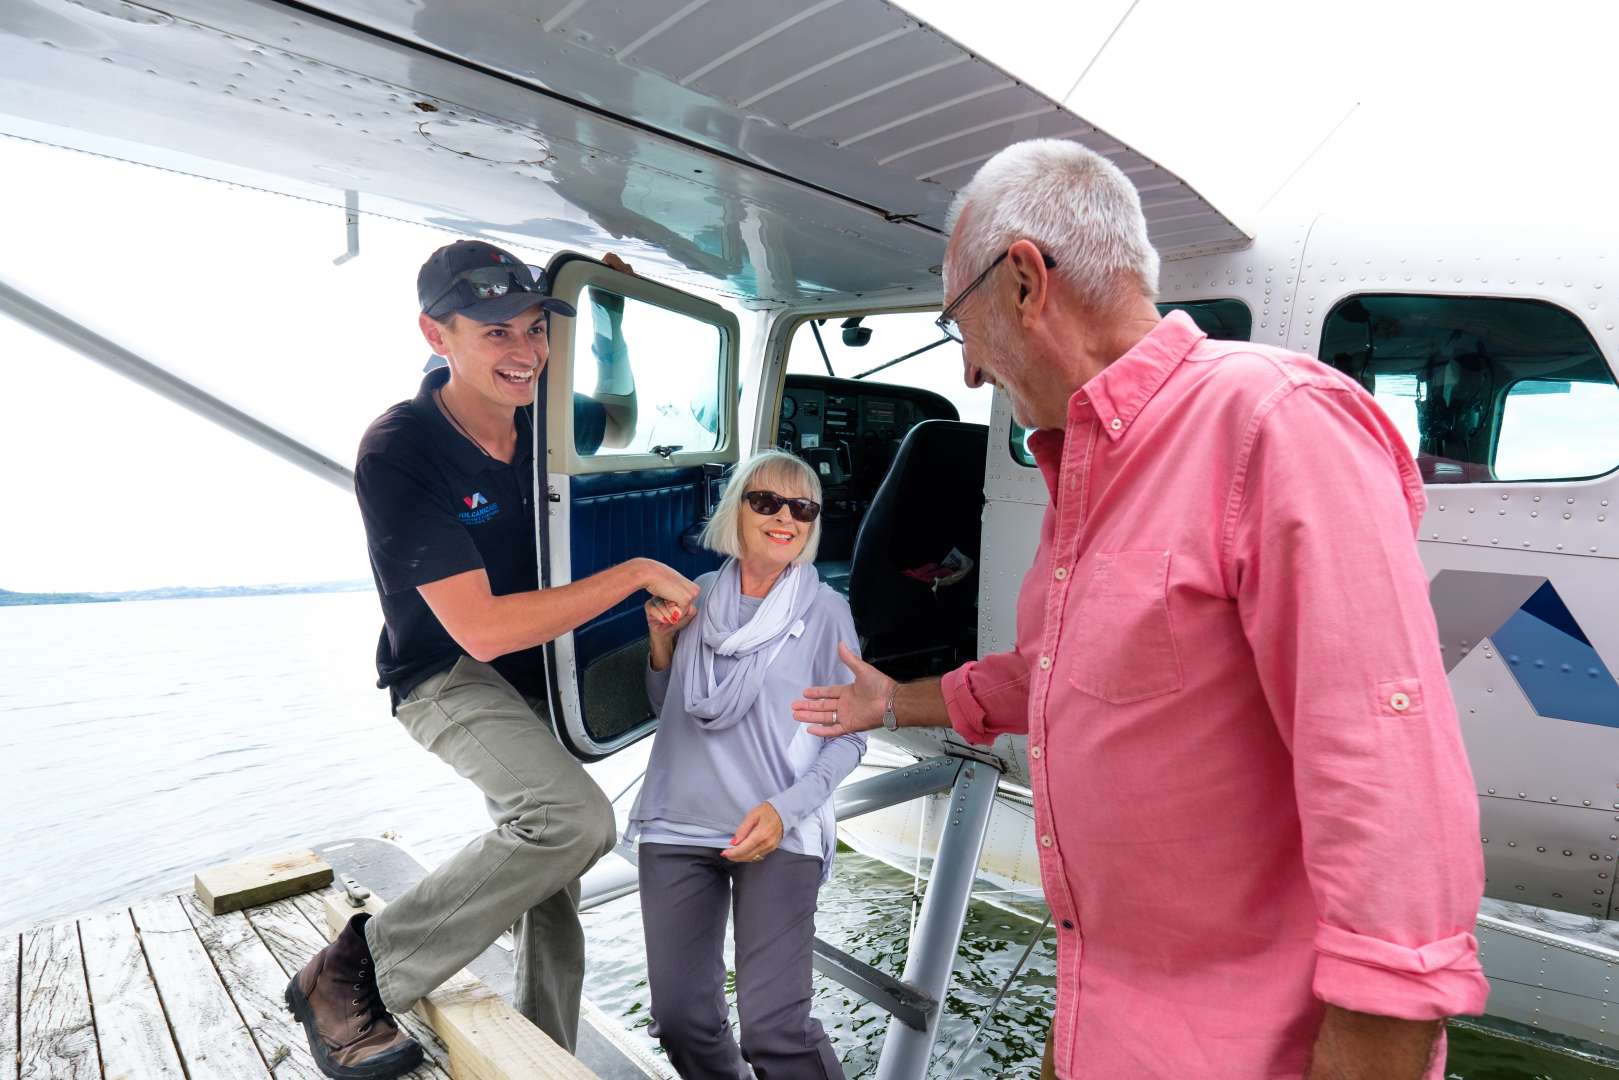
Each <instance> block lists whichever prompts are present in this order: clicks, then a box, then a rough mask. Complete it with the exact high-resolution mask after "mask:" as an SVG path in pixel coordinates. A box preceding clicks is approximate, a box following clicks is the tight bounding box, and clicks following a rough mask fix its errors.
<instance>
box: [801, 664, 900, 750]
mask: <svg viewBox="0 0 1619 1080" xmlns="http://www.w3.org/2000/svg"><path fill="white" fill-rule="evenodd" d="M838 659H839V660H842V661H843V662H844V663H845V664H847V665H848V667H849V670H850V671H852V672H854V682H852V683H847V684H845V685H843V686H812V687H810V688H809V689H807V690H805V691H804V696H803V697H802V698H800V699H799V700H798V701H795V702H793V719H794V720H797V721H798V722H799V723H801V724H808V725H810V732H811V733H812V734H815V735H820V736H823V737H825V738H828V739H835V738H837V737H838V736H839V735H848V734H851V733H853V732H856V731H870V730H871V729H872V728H874V727H877V726H878V725H879V724H881V723H882V722H883V709H885V708H886V707H887V706H888V699H889V697H890V696H891V695H892V694H893V693H894V689H895V687H897V686H898V685H899V684H898V683H896V682H895V681H894V680H893V679H890V678H889V677H888V676H887V675H884V674H883V673H882V672H880V671H878V670H877V669H876V668H874V667H872V666H871V665H870V664H868V663H866V662H865V661H864V660H862V659H860V657H858V656H856V655H855V654H854V650H852V649H850V648H849V646H848V645H845V644H843V643H841V642H840V643H839V644H838Z"/></svg>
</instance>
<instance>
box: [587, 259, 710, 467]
mask: <svg viewBox="0 0 1619 1080" xmlns="http://www.w3.org/2000/svg"><path fill="white" fill-rule="evenodd" d="M579 299H580V303H579V305H578V307H579V317H578V318H579V322H578V327H577V329H576V331H575V333H574V336H573V343H574V346H573V347H574V357H573V391H574V402H573V408H574V423H573V438H574V449H575V450H576V451H578V453H579V455H580V456H581V457H588V456H591V455H595V456H604V455H630V454H652V453H656V454H660V455H662V456H665V457H667V456H669V455H670V454H672V453H674V452H675V451H676V450H679V451H683V452H686V453H691V452H693V451H703V450H713V449H715V448H716V447H718V446H719V445H720V443H721V442H722V441H723V432H724V429H723V426H722V424H721V415H720V414H721V410H720V400H721V399H720V387H721V382H722V380H723V377H724V372H725V341H724V336H723V334H722V333H721V331H720V328H719V327H718V326H716V325H714V324H713V323H711V322H705V321H703V320H701V319H697V318H694V317H692V316H690V315H686V314H682V313H681V312H678V311H672V310H670V309H668V308H664V307H660V306H658V305H657V304H652V303H648V302H647V301H645V300H640V299H637V298H635V297H630V296H622V295H620V294H618V293H615V292H612V291H611V290H608V289H605V288H601V287H597V286H592V287H590V288H587V289H585V290H584V291H583V293H582V294H581V295H580V298H579ZM660 448H661V449H660Z"/></svg>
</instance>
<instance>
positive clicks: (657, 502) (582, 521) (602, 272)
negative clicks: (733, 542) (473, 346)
mask: <svg viewBox="0 0 1619 1080" xmlns="http://www.w3.org/2000/svg"><path fill="white" fill-rule="evenodd" d="M547 274H548V275H549V277H550V279H551V290H552V293H553V294H554V295H555V296H557V297H559V298H561V299H563V300H567V301H568V302H569V303H571V304H573V305H574V307H575V308H576V309H578V315H577V317H575V318H572V319H568V318H553V319H552V321H551V359H550V361H549V364H548V366H547V376H546V398H547V408H546V447H545V450H546V453H545V458H546V460H545V462H544V463H543V464H542V465H541V466H540V468H543V469H545V471H546V473H547V475H546V476H545V477H544V478H543V480H542V482H543V483H545V484H546V485H547V486H548V487H549V493H550V501H549V503H548V511H549V512H548V515H547V518H546V522H545V529H544V533H543V535H542V548H541V556H540V558H541V563H542V570H543V573H544V584H546V585H559V584H564V583H566V582H569V581H578V580H581V579H583V578H586V577H589V576H590V575H591V574H594V573H596V572H597V571H599V570H604V569H606V568H607V567H609V566H613V565H615V564H617V563H621V562H624V561H625V560H627V559H632V558H636V557H644V558H649V559H656V560H658V561H659V562H662V563H665V564H667V565H668V566H671V567H673V568H674V569H676V570H678V571H679V572H680V573H682V574H685V575H686V576H687V577H689V578H696V577H697V576H698V575H699V574H701V573H704V572H705V571H708V570H712V569H715V568H716V567H718V566H719V563H720V559H719V557H718V556H717V555H714V554H713V553H712V552H709V551H707V550H705V549H704V548H702V547H701V546H700V545H699V543H698V537H699V535H700V533H701V530H702V526H703V523H704V522H705V521H706V520H707V518H708V515H709V512H710V511H711V510H712V509H713V505H714V502H715V501H716V500H717V499H718V497H719V489H720V485H721V482H722V474H723V472H724V470H725V467H726V466H727V465H730V464H733V463H735V462H736V460H737V453H738V450H737V448H738V438H737V403H738V393H737V380H738V340H739V339H738V332H739V327H738V323H737V319H736V316H735V315H733V314H732V313H731V312H729V311H727V310H725V309H724V308H722V307H720V306H719V305H718V304H716V303H714V302H712V301H710V300H705V299H702V298H700V297H697V296H693V295H691V294H690V293H685V292H681V291H679V290H677V289H672V288H670V287H669V286H667V285H662V284H659V283H658V282H655V281H652V280H650V279H647V278H643V277H638V276H634V275H630V274H624V273H620V272H618V271H616V270H613V269H611V268H609V267H608V266H606V265H605V264H603V263H600V262H598V261H596V260H595V259H591V258H588V257H586V256H583V255H577V254H573V253H571V252H564V253H562V254H559V255H557V256H556V257H555V258H553V259H552V260H551V264H550V266H549V267H548V269H547ZM645 600H646V594H645V593H638V594H636V595H635V596H632V597H630V598H629V599H627V600H625V601H624V602H623V603H621V604H618V605H617V606H615V607H613V608H610V609H609V610H607V611H605V612H603V613H602V614H601V615H599V616H597V617H596V618H594V619H592V620H591V621H589V622H587V623H585V624H584V625H583V626H581V627H579V628H578V629H577V630H575V631H573V632H572V633H570V634H564V635H563V636H562V637H559V638H557V639H556V640H555V641H554V642H552V644H551V645H550V647H549V648H548V650H547V654H548V665H549V674H550V684H551V696H552V710H553V715H554V716H555V717H556V726H557V734H558V736H559V737H560V738H561V740H562V742H563V744H564V745H565V746H567V748H568V749H569V751H571V752H572V753H573V754H574V755H575V756H577V757H579V758H582V759H584V760H587V761H589V760H596V759H599V758H602V757H606V756H607V755H609V754H612V753H614V752H615V751H617V750H620V749H622V748H623V747H625V746H627V745H629V744H630V743H632V742H635V741H636V740H637V739H640V738H641V737H643V736H645V735H646V734H648V733H649V732H651V730H652V729H653V728H654V727H655V726H656V724H657V718H656V717H655V716H654V715H653V713H652V709H651V706H650V705H649V704H648V702H647V697H646V691H645V679H644V676H643V672H644V669H645V666H646V657H647V631H646V618H645V616H644V614H643V613H642V605H643V603H644V602H645Z"/></svg>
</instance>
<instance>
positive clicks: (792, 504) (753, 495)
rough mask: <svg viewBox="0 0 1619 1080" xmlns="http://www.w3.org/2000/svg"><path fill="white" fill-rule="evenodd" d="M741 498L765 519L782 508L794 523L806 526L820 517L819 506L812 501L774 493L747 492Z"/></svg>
mask: <svg viewBox="0 0 1619 1080" xmlns="http://www.w3.org/2000/svg"><path fill="white" fill-rule="evenodd" d="M742 497H743V498H744V499H746V500H748V505H749V506H751V507H752V508H753V512H754V513H755V514H763V515H764V516H765V517H770V516H771V515H772V514H775V513H777V512H779V511H780V510H781V508H782V507H783V506H785V507H786V508H787V510H788V512H789V513H791V514H792V515H793V520H794V521H802V522H804V523H805V524H806V525H807V524H809V523H810V522H812V521H814V520H815V519H816V518H818V517H820V516H821V504H820V503H818V502H816V501H815V500H814V499H789V498H787V497H786V496H785V495H777V494H776V493H775V492H774V491H749V492H746V493H745V494H743V496H742Z"/></svg>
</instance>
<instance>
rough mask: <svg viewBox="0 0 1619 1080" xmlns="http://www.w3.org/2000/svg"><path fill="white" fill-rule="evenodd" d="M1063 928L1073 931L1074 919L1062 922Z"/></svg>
mask: <svg viewBox="0 0 1619 1080" xmlns="http://www.w3.org/2000/svg"><path fill="white" fill-rule="evenodd" d="M1062 928H1063V929H1064V930H1072V929H1073V928H1074V920H1072V919H1064V920H1063V921H1062Z"/></svg>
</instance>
